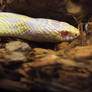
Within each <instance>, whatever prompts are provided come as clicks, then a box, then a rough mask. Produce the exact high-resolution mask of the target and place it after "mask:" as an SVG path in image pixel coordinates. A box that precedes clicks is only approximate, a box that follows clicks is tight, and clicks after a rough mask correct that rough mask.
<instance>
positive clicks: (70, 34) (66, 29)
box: [60, 22, 80, 40]
mask: <svg viewBox="0 0 92 92" xmlns="http://www.w3.org/2000/svg"><path fill="white" fill-rule="evenodd" d="M61 26H62V30H61V31H60V35H61V38H62V40H72V39H75V38H77V37H78V36H79V35H80V31H79V30H78V29H77V28H75V27H74V26H72V25H70V24H68V23H65V22H62V23H61Z"/></svg>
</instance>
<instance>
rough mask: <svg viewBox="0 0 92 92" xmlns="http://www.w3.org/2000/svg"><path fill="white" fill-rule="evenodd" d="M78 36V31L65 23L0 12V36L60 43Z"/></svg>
mask: <svg viewBox="0 0 92 92" xmlns="http://www.w3.org/2000/svg"><path fill="white" fill-rule="evenodd" d="M79 35H80V32H79V30H78V29H77V28H75V27H74V26H72V25H70V24H68V23H66V22H60V21H56V20H52V19H44V18H31V17H28V16H24V15H20V14H16V13H9V12H0V36H5V37H6V36H9V37H18V38H22V39H27V40H30V41H36V42H60V41H63V40H72V39H74V38H76V37H78V36H79Z"/></svg>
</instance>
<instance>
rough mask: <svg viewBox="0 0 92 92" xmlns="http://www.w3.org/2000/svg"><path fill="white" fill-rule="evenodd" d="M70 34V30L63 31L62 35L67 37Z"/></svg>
mask: <svg viewBox="0 0 92 92" xmlns="http://www.w3.org/2000/svg"><path fill="white" fill-rule="evenodd" d="M68 34H69V32H67V31H61V36H62V37H66V36H67V35H68Z"/></svg>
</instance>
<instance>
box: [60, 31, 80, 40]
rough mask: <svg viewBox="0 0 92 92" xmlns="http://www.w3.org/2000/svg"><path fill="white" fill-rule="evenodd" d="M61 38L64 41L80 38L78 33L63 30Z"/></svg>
mask: <svg viewBox="0 0 92 92" xmlns="http://www.w3.org/2000/svg"><path fill="white" fill-rule="evenodd" d="M60 35H61V37H62V38H63V40H72V39H74V38H77V37H78V36H79V34H78V33H71V32H69V31H66V30H63V31H61V32H60Z"/></svg>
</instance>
